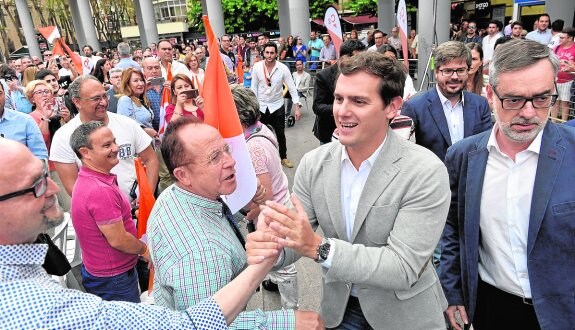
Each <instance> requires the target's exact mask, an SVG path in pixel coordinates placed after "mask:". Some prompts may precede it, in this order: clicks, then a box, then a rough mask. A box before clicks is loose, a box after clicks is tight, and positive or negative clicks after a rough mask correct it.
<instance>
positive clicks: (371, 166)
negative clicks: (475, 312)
mask: <svg viewBox="0 0 575 330" xmlns="http://www.w3.org/2000/svg"><path fill="white" fill-rule="evenodd" d="M340 72H341V73H340V75H339V77H338V78H337V83H336V87H335V92H334V96H335V101H334V104H333V114H334V118H335V122H336V124H337V128H338V130H339V140H338V141H334V142H331V143H327V144H325V145H322V146H320V147H318V148H316V149H314V150H312V151H311V152H309V153H307V154H306V155H305V156H304V157H303V158H302V160H301V162H300V164H299V166H298V169H297V171H296V175H295V179H294V187H293V191H294V194H293V195H292V196H296V195H297V197H292V202H293V203H294V205H295V210H293V209H289V210H288V209H287V208H286V207H284V206H282V205H280V204H274V203H273V202H267V203H266V205H267V206H268V207H266V208H264V209H263V210H262V213H261V215H260V219H259V222H258V231H256V232H255V233H252V234H250V235H248V241H247V243H246V248H247V254H248V256H257V255H261V254H259V252H260V251H261V250H257V249H258V248H263V249H264V250H266V249H269V247H267V246H268V245H266V244H269V243H268V241H269V237H268V236H267V235H270V233H273V232H275V233H276V235H278V236H280V237H281V238H280V240H279V242H280V243H281V244H284V246H286V247H288V248H289V249H285V250H283V254H281V255H280V257H279V260H278V267H282V266H283V265H287V264H290V263H292V262H293V261H294V260H295V259H296V257H297V256H305V257H308V258H310V259H313V260H315V261H316V262H318V263H319V264H321V266H322V269H323V280H322V286H323V288H322V289H323V290H322V292H323V295H322V301H321V314H322V318H323V319H324V323H325V325H326V328H337V329H405V328H410V329H441V328H445V321H444V318H443V310H444V309H445V306H446V301H445V298H444V296H443V292H442V290H441V287H440V285H439V282H438V279H437V275H436V273H435V270H434V269H433V266H432V264H431V262H429V261H430V259H431V255H432V253H433V250H434V248H435V246H436V244H437V242H438V241H439V237H440V236H441V232H442V230H443V226H444V223H445V219H446V216H447V211H448V209H449V202H450V193H449V183H448V179H447V170H446V168H445V166H444V165H443V163H442V162H441V161H440V160H439V159H437V157H435V156H434V155H433V154H432V153H431V152H429V151H428V150H426V149H425V148H422V147H420V146H418V145H415V144H413V143H412V142H409V141H407V140H405V139H403V138H401V137H400V136H398V135H397V134H395V133H393V132H392V131H391V130H389V128H388V127H389V124H388V123H389V121H390V120H391V119H393V118H394V117H395V116H396V115H397V113H398V111H399V109H400V107H401V104H402V95H403V83H404V81H405V74H406V73H405V71H404V69H403V66H402V64H400V63H399V62H397V61H396V60H393V59H391V58H387V57H385V56H384V55H383V54H380V53H378V52H362V53H358V54H357V55H354V56H352V57H347V56H344V57H342V58H341V60H340ZM318 226H321V228H322V231H323V233H324V235H325V237H321V236H320V235H318V234H317V233H315V232H314V230H315V229H316V228H317V227H318ZM266 230H268V231H267V232H266ZM270 230H271V231H270ZM285 237H289V239H284V238H285ZM294 251H295V252H297V254H295V253H294ZM270 252H271V251H270ZM274 257H275V258H277V255H275V256H274ZM250 261H251V262H254V260H253V259H252V258H249V257H248V262H250ZM414 313H416V314H417V315H416V316H415V315H414ZM407 324H409V325H408V326H407Z"/></svg>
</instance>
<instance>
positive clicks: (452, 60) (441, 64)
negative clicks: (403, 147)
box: [401, 41, 492, 160]
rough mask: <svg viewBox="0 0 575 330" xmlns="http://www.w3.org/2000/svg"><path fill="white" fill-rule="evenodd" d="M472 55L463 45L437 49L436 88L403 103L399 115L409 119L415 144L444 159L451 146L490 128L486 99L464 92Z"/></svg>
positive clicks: (489, 115)
mask: <svg viewBox="0 0 575 330" xmlns="http://www.w3.org/2000/svg"><path fill="white" fill-rule="evenodd" d="M470 66H471V53H470V51H469V49H468V48H467V47H465V45H464V44H463V43H462V42H459V41H448V42H445V43H443V44H441V45H439V47H437V50H436V53H435V77H436V81H437V85H436V86H435V88H431V89H429V90H428V91H426V92H425V93H421V94H419V95H416V96H414V97H412V98H411V99H409V101H407V102H406V103H404V104H403V107H402V108H401V114H402V115H405V116H408V117H411V118H412V119H413V123H414V125H415V141H416V143H417V144H419V145H421V146H423V147H426V148H427V149H429V150H431V151H432V152H433V153H434V154H435V155H437V157H439V159H441V160H443V159H444V158H445V152H446V151H447V148H449V146H451V145H452V144H453V143H455V142H457V141H459V140H461V139H463V138H465V137H468V136H471V135H474V134H477V133H481V132H483V131H486V130H488V129H490V128H491V126H492V125H491V112H490V110H489V105H488V104H487V100H486V99H485V98H484V97H482V96H479V95H476V94H473V93H471V92H468V91H465V90H464V89H465V86H466V85H467V77H468V72H469V67H470Z"/></svg>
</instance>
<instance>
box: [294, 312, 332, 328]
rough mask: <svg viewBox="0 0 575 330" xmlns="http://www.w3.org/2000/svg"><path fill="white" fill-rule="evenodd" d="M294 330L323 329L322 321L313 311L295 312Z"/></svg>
mask: <svg viewBox="0 0 575 330" xmlns="http://www.w3.org/2000/svg"><path fill="white" fill-rule="evenodd" d="M294 314H295V328H296V330H299V329H302V330H303V329H305V330H316V329H317V330H319V329H325V326H324V325H323V320H322V319H321V317H320V316H319V314H318V313H317V312H313V311H299V310H297V311H295V312H294Z"/></svg>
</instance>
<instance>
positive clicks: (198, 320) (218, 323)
mask: <svg viewBox="0 0 575 330" xmlns="http://www.w3.org/2000/svg"><path fill="white" fill-rule="evenodd" d="M186 312H187V314H188V317H189V318H190V320H191V321H192V323H193V324H194V325H195V326H196V328H197V329H227V323H226V319H225V317H224V314H223V313H222V309H221V308H220V306H219V305H218V304H217V302H216V301H215V300H214V298H212V297H210V298H208V299H206V300H204V301H202V302H200V303H199V304H197V305H195V306H194V307H190V308H188V309H187V310H186Z"/></svg>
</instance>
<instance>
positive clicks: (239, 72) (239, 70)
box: [236, 59, 244, 84]
mask: <svg viewBox="0 0 575 330" xmlns="http://www.w3.org/2000/svg"><path fill="white" fill-rule="evenodd" d="M236 75H237V76H238V82H239V83H240V84H243V83H244V61H242V60H241V59H240V60H238V66H237V67H236Z"/></svg>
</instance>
